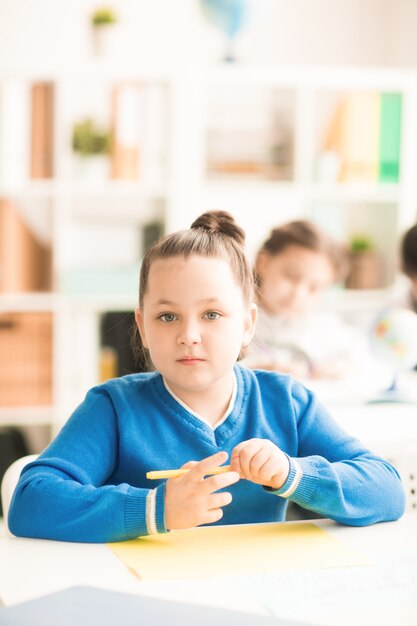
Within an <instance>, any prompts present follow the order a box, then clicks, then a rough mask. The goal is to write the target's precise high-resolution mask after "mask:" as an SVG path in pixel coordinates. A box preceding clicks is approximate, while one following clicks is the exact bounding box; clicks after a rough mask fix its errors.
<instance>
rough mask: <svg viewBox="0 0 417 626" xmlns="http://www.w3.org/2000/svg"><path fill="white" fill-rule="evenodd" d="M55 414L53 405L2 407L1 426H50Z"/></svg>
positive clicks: (0, 411)
mask: <svg viewBox="0 0 417 626" xmlns="http://www.w3.org/2000/svg"><path fill="white" fill-rule="evenodd" d="M55 415H56V409H55V408H54V407H52V406H36V407H30V406H28V407H10V408H8V407H0V426H50V425H51V424H53V423H54V419H55Z"/></svg>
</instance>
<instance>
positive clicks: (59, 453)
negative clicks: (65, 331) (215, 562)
mask: <svg viewBox="0 0 417 626" xmlns="http://www.w3.org/2000/svg"><path fill="white" fill-rule="evenodd" d="M243 243H244V232H243V231H242V229H241V228H240V227H239V226H238V225H237V224H236V223H235V221H234V220H233V218H232V217H231V216H230V215H229V214H228V213H224V212H209V213H205V214H203V215H201V216H200V217H199V218H198V219H197V220H196V221H195V222H194V223H193V224H192V226H191V228H190V229H189V230H184V231H179V232H176V233H173V234H170V235H168V236H166V237H164V238H163V239H161V240H160V241H158V242H156V243H155V244H154V245H153V246H152V247H151V248H150V249H149V250H148V252H147V253H146V255H145V257H144V259H143V263H142V267H141V277H140V290H139V307H138V309H137V310H136V322H137V326H138V329H139V332H140V335H141V339H142V343H143V345H144V347H145V348H146V349H147V350H148V351H149V354H150V357H151V360H152V362H153V364H154V366H155V370H156V371H153V372H150V373H141V374H131V375H128V376H123V377H121V378H117V379H113V380H109V381H107V382H105V383H103V384H101V385H98V386H96V387H94V388H93V389H91V390H90V391H89V392H88V393H87V396H86V398H85V400H84V401H83V402H82V403H81V405H80V406H79V407H78V408H77V409H76V410H75V411H74V413H73V414H72V416H71V417H70V419H69V420H68V422H67V423H66V424H65V426H64V427H63V429H62V430H61V432H60V433H59V434H58V436H57V437H56V439H55V440H54V441H53V442H52V443H51V444H50V445H49V447H48V448H47V449H46V450H45V451H44V452H43V453H42V454H41V455H40V456H39V457H38V458H37V459H36V460H35V461H34V462H33V463H30V464H29V465H27V466H26V467H25V468H24V470H23V472H22V475H21V477H20V480H19V483H18V485H17V488H16V490H15V494H14V497H13V500H12V503H11V507H10V513H9V520H8V522H9V528H10V530H11V532H12V533H14V534H15V535H19V536H25V537H41V538H47V539H55V540H63V541H80V542H114V541H123V540H125V539H131V538H134V537H137V536H141V535H148V534H153V533H164V532H167V531H169V530H175V529H181V528H190V527H194V526H200V525H203V524H216V523H220V524H237V523H254V522H272V521H282V520H284V518H285V511H286V507H287V502H288V500H292V501H294V502H296V503H297V504H299V505H300V506H302V507H304V508H306V509H309V510H310V511H315V512H316V513H318V514H321V515H324V516H326V517H330V518H332V519H334V520H337V521H339V522H341V523H345V524H351V525H365V524H372V523H374V522H380V521H387V520H394V519H396V518H398V517H400V516H401V515H402V513H403V511H404V493H403V490H402V487H401V482H400V479H399V477H398V474H397V472H396V471H395V469H394V468H393V467H392V465H390V464H389V463H388V462H387V461H385V460H383V459H381V458H379V457H377V456H375V455H374V454H373V453H371V452H370V451H369V450H367V449H366V448H365V447H364V446H362V445H361V444H360V443H359V442H358V441H357V440H356V439H354V438H353V437H351V436H349V435H348V434H346V433H345V432H344V431H343V430H342V429H341V428H340V427H339V426H338V425H337V424H336V423H335V422H334V421H333V420H332V419H331V417H330V416H329V415H328V413H327V412H326V411H325V410H324V409H323V407H321V406H320V405H319V404H318V403H317V401H316V399H315V397H314V394H313V393H312V392H311V391H309V390H308V389H306V388H305V387H303V386H302V385H301V384H299V383H297V382H296V381H295V380H293V379H292V378H291V377H290V376H287V375H282V374H278V373H275V372H266V371H252V370H249V369H247V368H245V367H243V366H242V365H240V364H239V363H237V361H238V358H239V354H240V352H241V350H242V348H244V347H245V346H247V345H248V343H249V342H250V340H251V338H252V335H253V332H254V328H255V323H256V315H257V307H256V304H254V291H253V277H252V271H251V268H250V267H249V264H248V262H247V260H246V258H245V254H244V251H243ZM227 459H229V463H230V467H225V468H224V470H225V471H224V472H223V473H218V474H216V473H215V474H213V472H212V470H214V469H215V468H216V467H218V466H221V465H222V464H224V463H226V461H227ZM176 468H182V469H183V470H185V471H184V472H183V473H182V474H181V475H176V476H174V477H167V476H165V478H161V479H159V481H155V480H152V479H151V478H150V477H148V476H147V472H148V471H150V470H168V469H176Z"/></svg>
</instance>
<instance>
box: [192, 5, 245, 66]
mask: <svg viewBox="0 0 417 626" xmlns="http://www.w3.org/2000/svg"><path fill="white" fill-rule="evenodd" d="M250 4H251V1H250V0H200V5H201V8H202V9H203V13H204V15H205V16H206V17H207V19H208V20H209V21H210V22H212V24H214V25H215V26H216V27H217V28H219V29H220V30H221V31H222V32H223V33H224V34H225V36H226V39H227V46H228V47H227V50H226V55H225V60H226V61H234V60H235V59H234V54H233V50H232V46H233V41H234V38H235V37H236V35H237V34H238V33H239V31H240V30H241V29H242V28H243V26H244V25H245V23H246V21H247V19H248V16H249V13H250V8H251V7H250Z"/></svg>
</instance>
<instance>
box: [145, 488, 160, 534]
mask: <svg viewBox="0 0 417 626" xmlns="http://www.w3.org/2000/svg"><path fill="white" fill-rule="evenodd" d="M146 528H147V530H148V534H149V535H156V534H157V533H158V529H157V527H156V489H150V490H149V493H148V495H147V496H146Z"/></svg>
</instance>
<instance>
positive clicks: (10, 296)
mask: <svg viewBox="0 0 417 626" xmlns="http://www.w3.org/2000/svg"><path fill="white" fill-rule="evenodd" d="M60 306H61V298H60V297H59V296H58V295H57V294H56V293H36V292H26V293H0V312H1V313H10V312H13V313H19V312H25V311H31V312H32V311H55V310H57V309H58V308H59V307H60Z"/></svg>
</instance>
